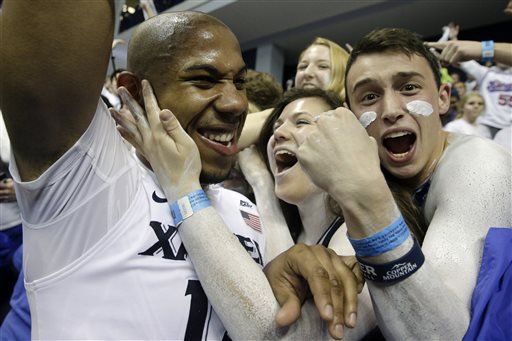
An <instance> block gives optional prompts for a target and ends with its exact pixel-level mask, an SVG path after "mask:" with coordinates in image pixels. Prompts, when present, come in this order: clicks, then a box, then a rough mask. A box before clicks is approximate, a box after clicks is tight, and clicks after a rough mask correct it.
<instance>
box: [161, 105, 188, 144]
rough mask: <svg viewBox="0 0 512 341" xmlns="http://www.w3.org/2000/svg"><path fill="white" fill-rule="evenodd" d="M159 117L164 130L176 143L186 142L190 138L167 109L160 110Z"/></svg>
mask: <svg viewBox="0 0 512 341" xmlns="http://www.w3.org/2000/svg"><path fill="white" fill-rule="evenodd" d="M159 117H160V122H161V123H162V127H163V128H164V130H165V132H166V133H167V134H168V135H169V136H170V137H171V138H172V139H173V140H174V141H176V142H177V143H178V144H183V143H188V142H189V141H190V140H191V139H192V138H191V137H190V136H189V135H188V134H187V133H186V132H185V130H183V128H182V127H181V124H180V122H179V121H178V119H177V118H176V116H174V114H173V113H172V112H171V111H170V110H169V109H163V110H161V111H160V113H159Z"/></svg>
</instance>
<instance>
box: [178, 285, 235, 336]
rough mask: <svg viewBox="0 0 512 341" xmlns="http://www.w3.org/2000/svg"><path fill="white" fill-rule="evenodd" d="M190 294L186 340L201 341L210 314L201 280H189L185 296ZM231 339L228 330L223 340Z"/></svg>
mask: <svg viewBox="0 0 512 341" xmlns="http://www.w3.org/2000/svg"><path fill="white" fill-rule="evenodd" d="M188 295H190V312H189V314H188V322H187V330H186V332H185V341H196V340H197V341H200V340H202V339H203V330H204V325H205V324H206V317H207V316H208V298H207V297H206V294H205V293H204V290H203V287H202V286H201V283H199V281H193V280H190V281H188V285H187V290H186V291H185V296H188ZM228 340H229V341H230V340H231V339H230V338H229V336H228V332H225V333H224V337H223V338H222V341H228Z"/></svg>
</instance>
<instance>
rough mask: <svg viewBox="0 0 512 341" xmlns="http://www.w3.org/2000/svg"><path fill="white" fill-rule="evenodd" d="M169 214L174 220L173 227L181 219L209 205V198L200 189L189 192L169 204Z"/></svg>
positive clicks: (178, 224)
mask: <svg viewBox="0 0 512 341" xmlns="http://www.w3.org/2000/svg"><path fill="white" fill-rule="evenodd" d="M170 206H171V215H172V219H173V220H174V225H175V227H178V226H180V225H181V223H183V220H185V219H187V218H189V217H191V216H192V215H193V214H194V213H196V212H198V211H200V210H202V209H203V208H207V207H210V206H211V205H210V200H208V197H207V196H206V194H205V193H204V191H203V190H202V189H199V190H197V191H194V192H190V193H189V194H187V195H186V196H184V197H183V198H181V199H178V200H177V201H175V202H173V203H172V204H171V205H170Z"/></svg>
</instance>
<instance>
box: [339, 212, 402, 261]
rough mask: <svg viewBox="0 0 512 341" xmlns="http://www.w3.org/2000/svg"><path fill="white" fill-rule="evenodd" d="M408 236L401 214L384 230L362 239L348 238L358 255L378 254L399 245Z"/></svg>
mask: <svg viewBox="0 0 512 341" xmlns="http://www.w3.org/2000/svg"><path fill="white" fill-rule="evenodd" d="M407 237H409V228H408V227H407V224H406V223H405V221H404V218H403V217H402V215H400V217H398V218H397V219H396V220H395V221H394V222H393V223H392V224H391V225H389V226H387V227H386V228H385V229H384V230H382V231H379V232H377V233H375V234H373V235H371V236H369V237H366V238H363V239H352V238H350V237H349V238H348V240H349V241H350V243H351V244H352V246H353V247H354V250H355V251H356V255H357V256H359V257H370V256H378V255H381V254H383V253H385V252H388V251H391V250H393V249H394V248H396V247H397V246H399V245H401V244H402V243H403V242H405V240H406V239H407Z"/></svg>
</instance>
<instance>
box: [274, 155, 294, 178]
mask: <svg viewBox="0 0 512 341" xmlns="http://www.w3.org/2000/svg"><path fill="white" fill-rule="evenodd" d="M274 158H275V160H276V167H277V174H279V173H282V172H284V171H286V170H288V169H290V168H292V167H293V166H295V164H296V163H297V157H296V156H295V153H293V152H290V151H288V150H284V149H281V150H277V151H276V152H275V153H274Z"/></svg>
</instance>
